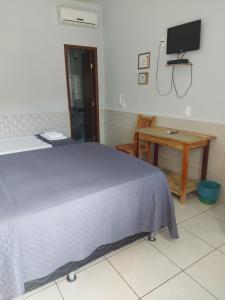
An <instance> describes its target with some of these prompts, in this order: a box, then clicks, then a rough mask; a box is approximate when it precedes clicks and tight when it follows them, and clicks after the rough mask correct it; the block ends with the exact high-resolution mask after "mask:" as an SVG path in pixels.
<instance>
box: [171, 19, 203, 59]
mask: <svg viewBox="0 0 225 300" xmlns="http://www.w3.org/2000/svg"><path fill="white" fill-rule="evenodd" d="M200 36H201V20H198V21H194V22H191V23H186V24H183V25H179V26H175V27H171V28H169V29H168V32H167V54H174V53H184V52H187V51H192V50H198V49H199V48H200Z"/></svg>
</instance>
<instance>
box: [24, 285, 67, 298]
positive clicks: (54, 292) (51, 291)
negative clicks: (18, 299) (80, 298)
mask: <svg viewBox="0 0 225 300" xmlns="http://www.w3.org/2000/svg"><path fill="white" fill-rule="evenodd" d="M23 299H27V300H63V298H62V296H61V294H60V292H59V290H58V288H57V286H56V285H55V284H54V285H52V286H50V287H48V288H46V289H44V290H42V291H41V292H38V293H36V294H33V295H32V296H30V297H29V298H26V297H24V298H23Z"/></svg>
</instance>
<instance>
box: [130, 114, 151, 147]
mask: <svg viewBox="0 0 225 300" xmlns="http://www.w3.org/2000/svg"><path fill="white" fill-rule="evenodd" d="M155 122H156V117H155V116H144V115H141V114H139V115H138V118H137V127H136V128H137V129H139V128H147V127H151V126H154V125H155ZM134 141H135V142H136V141H137V139H136V134H135V135H134Z"/></svg>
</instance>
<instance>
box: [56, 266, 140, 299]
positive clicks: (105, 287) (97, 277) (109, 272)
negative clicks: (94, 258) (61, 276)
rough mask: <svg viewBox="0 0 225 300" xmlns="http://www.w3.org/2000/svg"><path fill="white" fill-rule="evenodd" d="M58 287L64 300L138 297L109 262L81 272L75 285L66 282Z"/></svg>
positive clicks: (60, 283) (62, 282)
mask: <svg viewBox="0 0 225 300" xmlns="http://www.w3.org/2000/svg"><path fill="white" fill-rule="evenodd" d="M57 285H58V287H59V289H60V291H61V293H62V295H63V298H64V300H73V299H76V300H90V299H91V300H106V299H107V300H115V299H116V300H124V299H126V300H135V299H137V296H136V295H135V294H134V292H133V291H132V290H131V289H130V288H129V287H128V286H127V284H126V283H125V282H124V281H123V280H122V279H121V277H120V276H119V275H118V273H117V272H116V271H115V270H114V269H113V267H112V266H111V265H110V264H109V263H108V262H107V261H103V262H101V263H99V264H97V265H95V266H93V267H91V268H89V269H86V270H84V271H83V272H80V273H79V275H78V276H77V280H76V281H75V282H74V283H68V282H67V281H66V280H64V281H61V282H59V283H58V284H57Z"/></svg>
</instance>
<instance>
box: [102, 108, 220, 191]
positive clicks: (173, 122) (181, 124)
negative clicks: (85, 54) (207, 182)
mask: <svg viewBox="0 0 225 300" xmlns="http://www.w3.org/2000/svg"><path fill="white" fill-rule="evenodd" d="M136 119H137V114H135V113H130V112H122V111H115V110H105V113H104V135H105V144H106V145H109V146H114V145H116V144H121V143H122V144H123V143H127V142H131V141H132V138H133V134H134V128H135V126H136ZM157 125H159V126H163V127H171V128H178V129H182V130H188V131H196V132H200V133H205V134H210V135H214V136H216V137H217V138H216V140H215V141H212V142H211V148H210V156H209V166H208V179H211V180H215V181H218V182H220V183H221V184H222V185H223V191H222V195H223V196H225V124H216V123H208V122H200V121H192V120H186V119H178V118H170V117H161V116H160V117H157ZM159 151H160V152H159V166H160V167H162V168H167V169H170V170H173V171H176V172H177V171H180V170H181V165H182V155H181V152H179V151H176V150H174V149H170V148H166V147H160V150H159ZM201 160H202V151H201V150H193V151H191V154H190V167H189V175H190V176H191V177H192V178H194V179H199V178H200V172H201Z"/></svg>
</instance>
